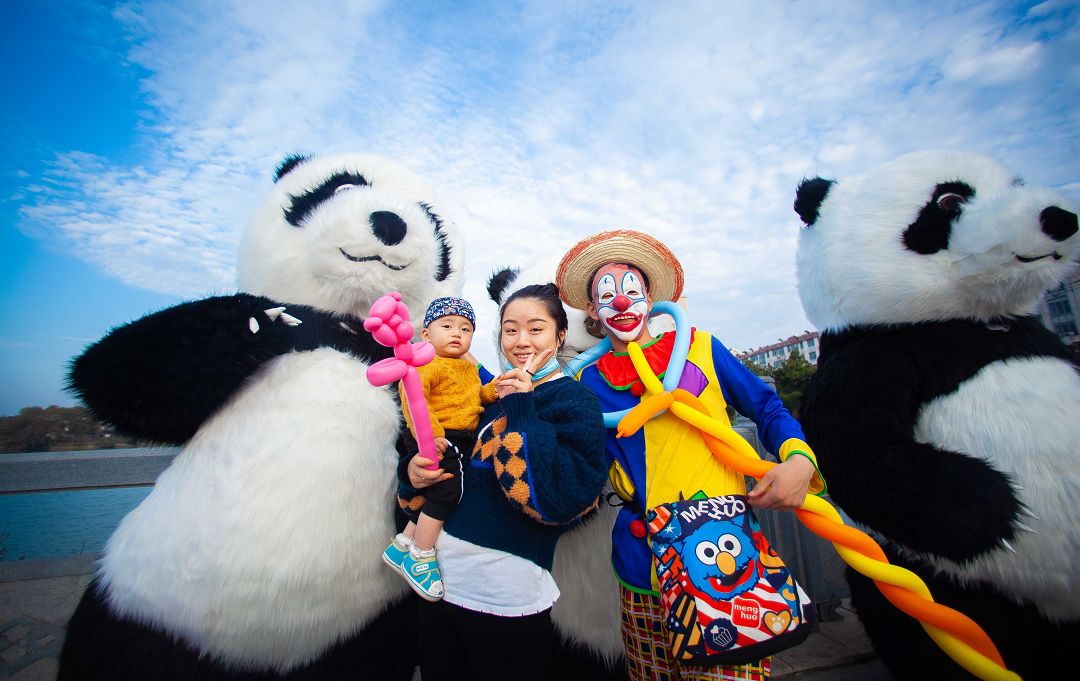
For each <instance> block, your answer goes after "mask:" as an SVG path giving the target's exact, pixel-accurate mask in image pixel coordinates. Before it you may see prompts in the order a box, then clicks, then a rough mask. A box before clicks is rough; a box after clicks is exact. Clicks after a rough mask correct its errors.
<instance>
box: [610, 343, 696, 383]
mask: <svg viewBox="0 0 1080 681" xmlns="http://www.w3.org/2000/svg"><path fill="white" fill-rule="evenodd" d="M693 333H694V330H693V329H690V334H691V336H690V342H693V340H694V336H693ZM674 349H675V333H674V332H668V333H664V334H661V335H660V337H659V338H657V339H656V340H654V341H653V342H652V343H650V344H649V345H646V346H645V347H643V348H642V349H641V350H642V352H643V353H644V355H645V359H646V360H647V361H648V362H649V367H650V368H651V369H652V370H653V372H655V373H656V376H657V378H663V377H664V374H665V373H666V372H667V366H668V360H670V359H671V352H672V350H674ZM596 368H597V370H598V371H599V372H600V375H601V376H602V377H603V378H604V380H605V381H607V384H608V385H610V386H611V387H612V388H614V389H615V390H629V391H630V392H631V393H632V394H633V395H636V396H640V395H643V394H644V393H645V386H644V384H642V382H641V380H640V379H639V378H638V375H637V370H636V369H634V363H633V362H632V361H630V355H629V354H627V353H625V352H620V353H615V352H609V353H607V354H605V355H604V356H603V357H601V358H600V359H599V361H597V363H596Z"/></svg>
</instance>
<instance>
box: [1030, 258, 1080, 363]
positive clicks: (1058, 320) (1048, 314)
mask: <svg viewBox="0 0 1080 681" xmlns="http://www.w3.org/2000/svg"><path fill="white" fill-rule="evenodd" d="M1078 314H1080V273H1077V274H1076V275H1074V276H1073V277H1072V278H1071V279H1069V280H1067V281H1065V283H1063V284H1062V285H1061V286H1058V287H1057V288H1055V289H1051V290H1050V291H1047V292H1046V295H1044V296H1043V298H1042V300H1040V301H1039V315H1040V316H1041V317H1042V322H1043V324H1044V325H1045V326H1046V328H1048V329H1050V330H1051V331H1053V332H1054V333H1056V334H1057V336H1058V338H1060V339H1061V340H1062V342H1063V343H1065V344H1066V345H1072V344H1073V343H1077V342H1080V333H1078V331H1077V329H1080V317H1078V316H1077V315H1078Z"/></svg>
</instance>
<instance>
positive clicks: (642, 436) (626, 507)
mask: <svg viewBox="0 0 1080 681" xmlns="http://www.w3.org/2000/svg"><path fill="white" fill-rule="evenodd" d="M556 283H557V284H558V287H559V291H560V294H561V295H562V297H563V300H564V301H565V302H566V303H567V304H568V305H570V306H571V307H575V308H577V309H580V310H585V311H587V313H588V315H589V317H590V318H591V319H592V320H593V322H594V324H597V325H599V326H600V328H601V329H602V330H603V331H604V333H605V334H606V336H607V337H608V339H609V340H610V342H611V347H612V350H611V351H610V352H608V353H607V354H605V355H603V356H601V357H600V359H599V360H598V361H597V362H596V364H595V365H592V366H589V367H586V368H585V369H584V370H583V371H582V372H581V374H580V377H579V378H580V380H581V382H582V383H584V384H585V385H587V386H589V387H590V388H591V389H592V390H593V391H594V392H596V394H597V396H598V397H599V399H600V404H601V407H602V408H603V410H604V411H605V412H609V413H610V412H618V411H621V410H624V409H628V408H631V407H634V406H636V405H637V404H638V402H639V397H640V396H641V395H642V394H643V393H644V386H643V384H642V382H641V380H640V378H639V376H638V374H637V371H636V369H635V368H634V366H633V364H632V362H631V360H630V358H629V356H628V354H627V349H628V347H629V345H630V344H631V343H636V344H637V345H638V346H639V347H640V348H641V349H642V352H643V354H644V357H645V359H646V361H647V362H648V364H649V366H650V367H651V368H652V370H653V371H654V372H655V373H656V374H657V375H659V376H663V375H664V372H665V370H666V369H667V365H668V362H669V359H670V358H671V357H672V353H673V349H674V348H675V346H676V343H675V340H676V339H675V335H676V334H675V333H672V332H669V333H662V334H659V335H658V336H655V337H654V336H653V333H652V332H651V331H650V329H649V325H648V324H647V320H648V318H649V315H650V313H651V312H652V308H653V303H654V302H658V301H677V300H678V299H679V297H680V295H681V293H682V288H683V271H682V266H681V265H680V264H679V261H678V260H677V259H676V258H675V256H674V255H673V254H672V253H671V251H669V250H668V249H667V247H666V246H664V245H663V244H662V243H660V242H659V241H657V240H656V239H654V238H652V237H650V236H648V235H647V234H642V233H641V232H635V231H630V230H617V231H611V232H603V233H600V234H596V235H594V236H591V237H588V238H586V239H585V240H583V241H581V242H579V243H578V244H577V245H575V246H574V247H573V248H571V249H570V251H569V252H568V253H567V254H566V255H565V256H564V257H563V259H562V262H561V263H560V264H559V269H558V273H557V277H556ZM686 333H690V334H692V337H691V340H690V347H689V352H688V354H687V361H686V363H685V366H684V369H683V371H682V375H681V379H680V381H679V384H678V387H679V388H682V389H683V390H686V391H687V392H689V393H691V394H692V395H694V396H695V397H696V398H697V399H698V400H700V402H701V403H702V404H703V405H704V406H705V407H706V408H707V409H708V410H709V412H710V413H711V414H712V416H713V417H715V418H716V419H719V420H720V421H721V422H723V423H725V424H728V419H727V415H726V413H725V407H726V405H727V404H731V405H732V406H733V407H735V409H736V410H738V411H739V412H740V413H743V414H745V415H747V416H749V417H750V418H752V419H753V420H754V421H755V423H756V424H757V425H758V430H759V433H760V437H761V440H762V442H763V443H764V444H765V446H766V447H767V448H768V449H769V450H770V451H771V452H773V453H776V454H778V455H779V457H780V459H781V460H782V461H783V462H784V463H782V464H780V465H779V466H776V467H774V468H773V469H772V470H770V471H769V472H768V473H767V474H766V475H765V476H764V477H763V478H762V479H761V481H760V482H759V484H758V485H757V486H756V487H755V488H754V490H753V491H752V492H751V493H750V494H749V497H748V498H749V500H750V503H751V504H752V505H754V506H757V507H761V508H779V509H789V510H790V509H793V508H796V507H798V506H799V505H800V504H801V503H802V500H803V498H804V497H805V495H806V492H807V491H808V488H809V491H811V492H820V491H821V490H822V489H823V488H824V481H822V480H821V478H820V476H819V475H818V474H817V471H816V462H815V459H814V454H813V452H812V450H811V449H810V447H809V446H808V445H807V444H806V442H805V438H804V436H803V433H802V429H801V428H800V426H799V424H798V422H797V421H796V420H795V419H794V418H792V416H791V414H790V413H788V411H787V409H785V408H784V406H783V403H782V402H781V401H780V399H779V397H778V396H777V395H776V393H775V392H773V391H772V390H770V389H769V388H768V387H767V386H766V385H765V384H764V383H762V382H761V381H760V380H759V379H758V378H757V377H756V376H754V375H753V374H752V373H751V372H750V371H749V370H748V369H746V367H744V366H743V365H742V364H740V363H739V362H738V360H736V359H735V358H734V357H733V356H732V354H731V353H730V352H729V351H728V350H727V348H725V347H724V346H723V345H722V344H721V343H720V342H719V341H718V340H716V339H715V338H713V337H712V336H711V335H710V334H708V333H706V332H704V331H699V330H687V331H686ZM607 453H608V457H609V461H610V464H611V468H610V479H611V483H612V485H613V488H614V489H615V491H616V493H617V494H618V496H619V497H620V498H621V499H622V500H623V507H622V510H621V511H620V513H619V516H618V518H617V519H616V521H615V526H614V528H613V530H612V544H613V546H612V562H613V565H614V568H615V572H616V575H617V577H618V578H619V581H620V584H621V594H622V608H623V618H622V622H623V628H624V631H623V640H624V641H626V642H627V651H626V653H627V660H628V668H629V671H630V677H631V678H632V679H644V678H651V676H650V674H651V673H652V672H653V670H659V671H662V672H666V673H667V674H669V675H670V678H672V679H680V678H688V677H689V676H692V678H694V679H721V678H723V679H744V678H745V679H749V678H755V679H760V678H768V673H769V668H770V663H769V660H768V659H767V658H766V659H764V660H755V661H754V662H752V663H750V664H745V665H737V666H726V665H725V666H709V667H702V666H687V665H683V664H681V663H679V662H676V657H675V656H674V655H673V654H672V650H671V648H669V644H672V640H671V638H678V635H679V634H678V632H677V631H676V630H675V629H674V628H673V626H672V622H671V620H670V618H668V617H666V616H665V613H664V608H663V607H662V604H661V600H660V591H659V588H660V585H659V583H658V579H657V575H656V571H654V569H653V560H654V556H653V551H652V549H651V548H650V542H649V541H648V540H647V538H646V525H645V513H646V512H647V511H651V510H652V509H655V508H656V507H658V506H659V505H661V504H665V503H667V502H673V501H680V500H690V499H695V498H709V497H715V496H719V495H743V494H745V493H746V489H745V482H744V478H743V476H742V474H740V473H738V472H737V471H734V470H731V469H728V468H726V467H724V466H722V465H721V464H719V463H718V462H717V460H716V459H714V458H713V456H712V455H711V453H710V452H709V450H708V448H707V447H706V446H705V444H704V442H703V440H702V438H701V435H700V434H699V432H698V431H697V430H696V429H694V428H693V427H691V426H689V425H688V424H686V423H685V422H684V421H681V420H680V419H678V418H677V417H675V416H674V415H672V414H671V413H670V412H665V413H664V414H661V415H660V416H658V417H657V418H655V419H653V420H651V421H649V422H648V424H647V425H646V426H645V427H644V428H643V429H642V430H640V431H638V432H636V433H635V434H633V435H631V436H628V437H622V438H617V437H616V433H615V431H614V430H613V429H610V430H609V431H608V439H607ZM716 538H717V539H719V538H720V536H717V537H716ZM654 540H655V538H654ZM748 543H749V542H748ZM748 548H749V547H748ZM710 557H712V556H710ZM715 557H716V558H717V560H719V555H718V554H717V556H715ZM658 560H660V559H659V558H658ZM725 562H726V561H725ZM715 564H716V561H714V566H715ZM667 605H668V606H670V605H671V604H667ZM668 609H669V610H670V611H671V613H672V615H675V614H676V613H675V610H672V609H671V608H670V607H669V608H668ZM753 614H755V615H757V614H758V613H757V612H755V613H753ZM661 622H665V625H666V626H667V629H668V631H667V632H665V631H664V627H663V626H661ZM669 634H670V636H669ZM706 635H708V632H706Z"/></svg>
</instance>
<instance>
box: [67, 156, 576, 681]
mask: <svg viewBox="0 0 1080 681" xmlns="http://www.w3.org/2000/svg"><path fill="white" fill-rule="evenodd" d="M463 262H464V259H463V253H462V240H461V237H460V235H459V233H458V231H457V229H456V227H455V226H454V224H453V223H452V222H451V221H450V220H449V219H448V218H447V217H446V216H445V214H444V213H443V211H442V209H441V208H440V204H439V203H438V202H437V201H436V200H435V198H434V197H433V194H432V191H431V189H430V188H429V187H427V186H426V184H425V183H424V182H422V181H421V180H420V179H419V178H417V177H416V176H415V175H414V174H413V173H411V172H410V171H408V170H406V169H404V168H402V167H400V166H398V165H397V164H395V163H392V162H390V161H387V160H385V159H382V158H378V157H373V156H362V155H355V154H346V155H337V156H326V157H317V158H307V157H290V158H288V159H286V160H285V161H284V162H283V163H282V164H281V166H280V167H279V168H278V172H277V175H276V177H275V184H274V187H273V189H272V191H271V192H270V195H269V197H268V198H267V199H266V200H265V201H264V202H263V204H262V205H261V206H260V208H258V210H257V212H256V214H255V216H254V217H253V218H252V220H251V221H250V223H249V225H248V227H247V229H246V231H245V234H244V237H243V240H242V244H241V251H240V258H239V284H240V292H238V293H236V294H233V295H223V296H216V297H211V298H206V299H203V300H196V301H192V302H188V303H184V304H181V305H177V306H174V307H171V308H167V309H165V310H162V311H160V312H156V313H153V314H150V315H148V316H146V317H143V318H142V319H138V320H136V321H134V322H131V323H129V324H126V325H123V326H120V327H118V328H116V329H114V330H113V331H111V332H110V333H109V334H108V335H106V336H105V337H104V338H103V339H101V340H100V341H98V342H96V343H94V344H92V345H91V346H89V347H88V348H87V350H86V351H85V352H84V353H83V354H82V355H81V356H79V357H78V358H76V359H75V360H74V362H73V364H72V370H71V379H70V380H71V387H72V390H73V392H74V393H75V394H77V395H78V396H79V397H80V398H81V399H82V400H83V401H84V402H85V403H86V405H87V406H88V407H89V408H90V410H91V411H92V412H93V413H94V414H95V415H96V416H97V417H99V418H101V419H102V420H104V421H107V422H109V423H112V424H114V425H115V426H117V427H118V428H119V429H120V430H121V431H123V432H125V433H129V434H132V435H136V436H138V437H141V438H144V439H147V440H152V441H156V442H161V443H168V444H177V445H182V447H183V448H182V450H181V452H180V453H179V454H178V455H177V457H176V459H175V460H174V461H173V463H172V464H171V465H170V467H169V468H168V469H166V470H165V471H164V472H163V473H162V474H161V476H160V477H159V478H158V480H157V482H156V484H155V488H154V490H153V491H152V492H151V494H150V495H149V496H148V497H147V498H146V499H145V500H144V501H143V502H142V503H141V504H140V505H139V506H138V507H137V508H135V510H133V511H132V512H131V513H129V514H128V515H127V516H126V517H125V518H124V519H123V521H121V523H120V525H119V527H118V528H117V530H116V531H115V533H114V534H113V536H112V537H111V538H110V539H109V542H108V544H107V546H106V550H105V555H104V557H103V558H102V560H101V562H100V565H99V567H98V570H97V572H96V574H95V576H94V580H93V581H92V583H91V585H90V587H88V589H87V591H86V593H85V595H84V596H83V599H82V601H81V602H80V604H79V606H78V608H77V609H76V612H75V614H74V615H73V616H72V619H71V621H70V623H69V625H68V630H67V638H66V641H65V645H64V649H63V651H62V654H61V659H60V670H59V675H58V678H59V679H61V680H62V681H68V680H72V679H87V680H93V681H106V680H108V681H146V680H153V679H170V680H173V679H175V680H177V681H179V680H180V679H183V680H185V681H242V680H245V681H246V680H256V679H257V680H258V681H286V680H287V681H300V680H307V679H319V680H325V681H337V680H339V679H340V680H342V681H344V680H345V679H378V680H380V681H382V680H389V681H394V680H399V679H400V680H404V679H410V678H412V677H413V674H414V666H415V649H414V648H413V647H412V646H413V645H414V644H415V642H416V640H417V633H416V628H415V605H414V603H413V601H412V596H411V595H409V593H410V592H409V591H408V588H407V587H406V586H405V584H404V582H403V581H402V580H401V579H400V577H398V576H397V575H395V574H394V573H393V571H391V570H388V569H387V568H386V567H385V565H383V563H382V560H381V549H382V547H383V546H384V545H385V543H386V541H387V540H388V538H389V537H391V536H392V535H393V533H394V531H395V529H394V526H395V518H394V512H393V509H394V508H395V507H396V504H395V503H394V491H395V487H396V479H395V469H396V464H397V459H398V452H397V451H396V445H397V442H398V440H399V435H400V431H401V426H402V418H401V409H400V406H399V404H398V402H397V398H396V395H397V391H396V390H395V389H394V388H393V386H387V387H382V388H376V387H374V386H372V385H371V384H370V383H368V382H367V380H366V379H365V370H366V368H367V366H369V365H370V364H372V363H373V362H375V361H378V360H380V359H383V358H385V357H388V356H390V354H391V352H392V351H391V350H390V349H389V348H385V347H383V346H381V345H379V344H377V343H376V342H375V341H374V340H373V339H372V338H371V336H370V335H369V334H367V333H366V332H364V330H363V328H362V317H363V315H365V314H366V313H367V310H368V309H369V308H370V306H371V304H372V302H373V301H374V300H376V299H377V298H378V297H380V296H381V295H383V294H385V293H387V292H388V291H394V290H396V291H399V292H400V293H401V295H402V298H403V300H404V301H405V303H406V304H407V305H408V306H409V307H410V309H413V310H423V309H425V308H426V307H427V305H428V303H429V302H430V301H431V300H432V299H434V298H437V297H441V296H446V295H454V294H457V293H458V292H459V290H460V287H461V279H462V266H463ZM399 520H400V519H399ZM583 607H584V606H583ZM594 649H595V647H594ZM585 650H586V653H588V648H586V649H585ZM574 659H575V661H577V662H578V663H580V664H584V663H585V661H586V659H588V660H589V661H595V655H591V654H586V655H584V656H579V657H575V658H574ZM583 671H584V673H586V674H590V673H591V672H590V671H588V670H583ZM565 678H573V677H572V676H571V675H566V676H565Z"/></svg>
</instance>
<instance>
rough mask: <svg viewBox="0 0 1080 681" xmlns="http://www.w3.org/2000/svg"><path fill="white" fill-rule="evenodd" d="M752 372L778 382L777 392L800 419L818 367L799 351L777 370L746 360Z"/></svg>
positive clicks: (789, 409)
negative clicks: (803, 402) (802, 407)
mask: <svg viewBox="0 0 1080 681" xmlns="http://www.w3.org/2000/svg"><path fill="white" fill-rule="evenodd" d="M743 364H744V365H746V367H747V368H748V369H750V371H753V372H754V373H755V374H757V375H758V376H769V377H771V378H772V379H773V381H775V382H776V392H777V394H779V395H780V399H781V400H782V401H783V402H784V406H785V407H787V408H788V411H790V412H791V414H792V415H793V416H794V417H795V418H798V417H799V406H800V405H801V404H802V398H803V393H804V392H805V391H806V385H807V384H808V383H809V382H810V378H811V377H813V375H814V372H815V371H817V367H816V366H814V365H813V364H811V363H810V362H808V361H806V358H805V357H803V356H802V354H801V353H799V352H798V351H796V352H793V353H791V355H789V356H788V358H787V359H785V360H784V363H783V364H781V365H780V366H778V367H776V368H775V369H773V368H769V367H763V366H761V365H760V364H755V363H754V362H751V361H750V360H744V361H743Z"/></svg>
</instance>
